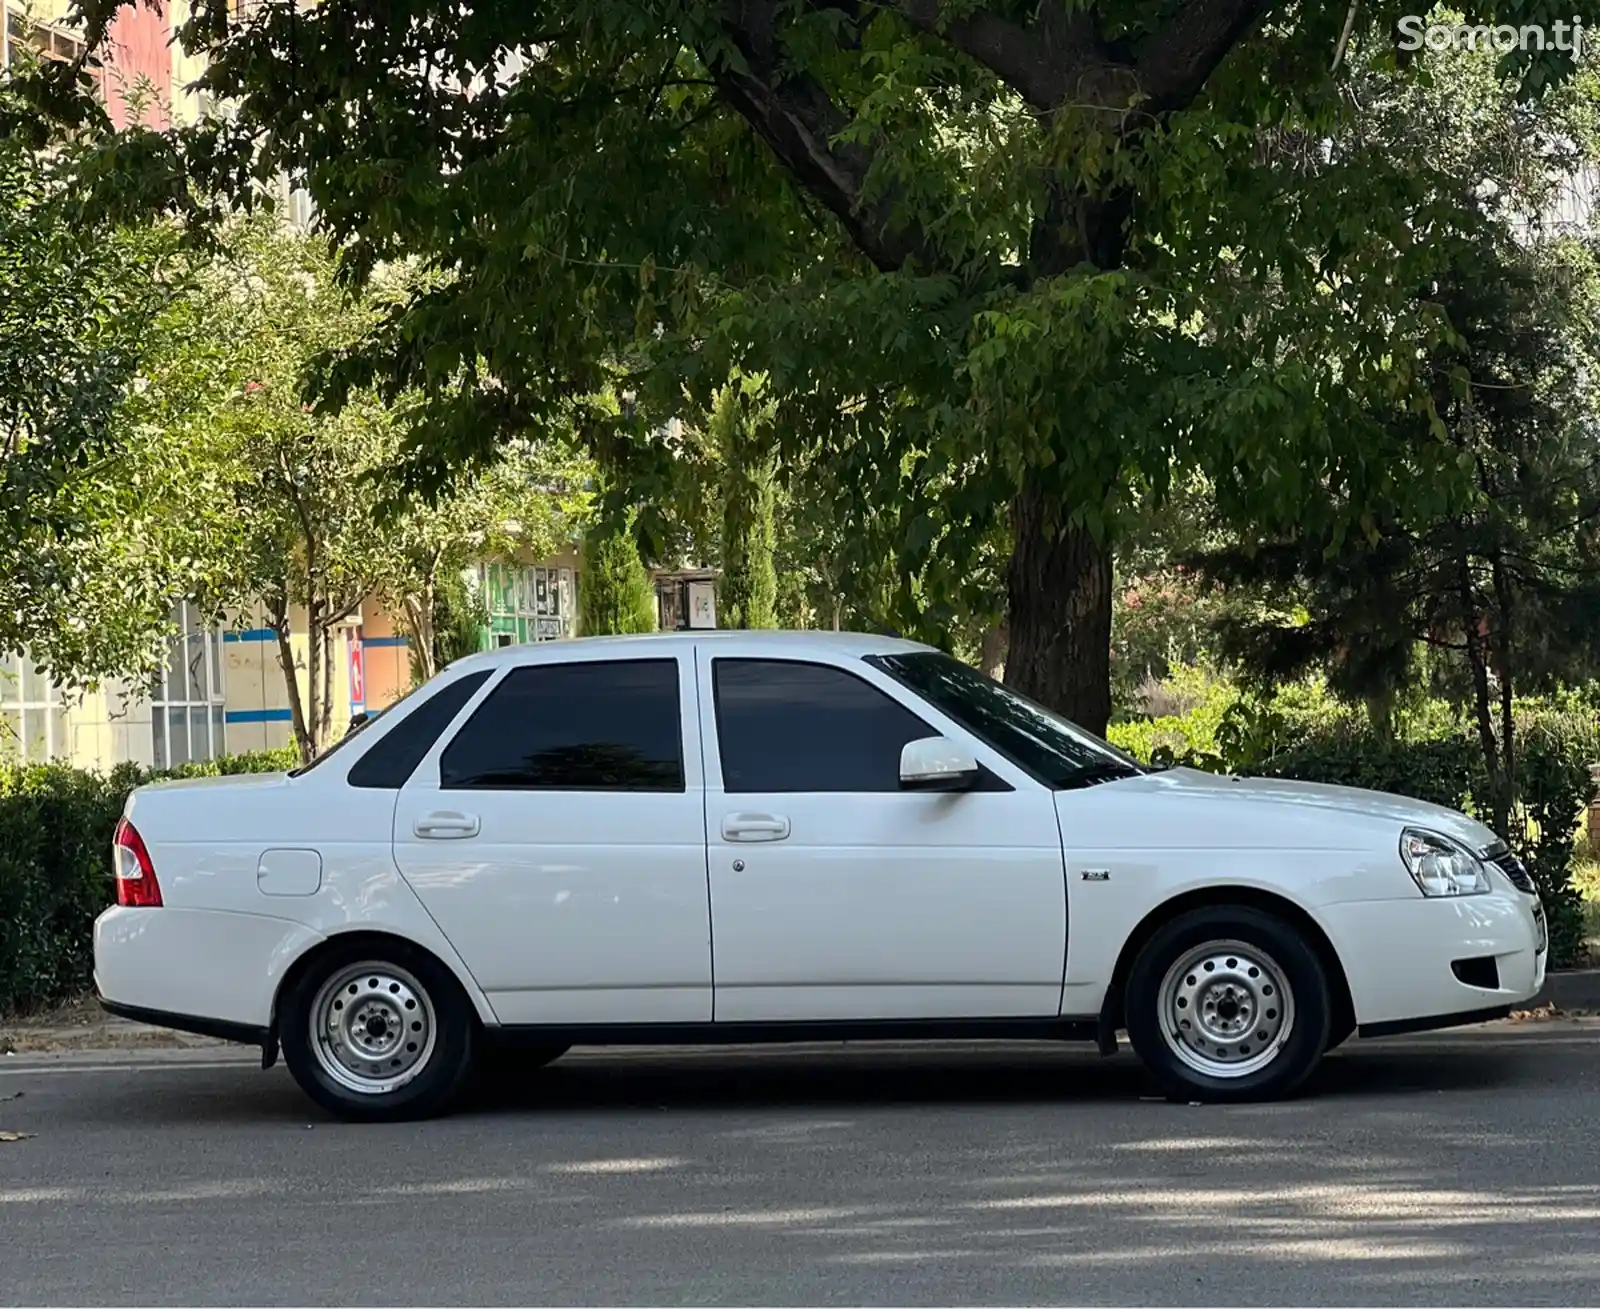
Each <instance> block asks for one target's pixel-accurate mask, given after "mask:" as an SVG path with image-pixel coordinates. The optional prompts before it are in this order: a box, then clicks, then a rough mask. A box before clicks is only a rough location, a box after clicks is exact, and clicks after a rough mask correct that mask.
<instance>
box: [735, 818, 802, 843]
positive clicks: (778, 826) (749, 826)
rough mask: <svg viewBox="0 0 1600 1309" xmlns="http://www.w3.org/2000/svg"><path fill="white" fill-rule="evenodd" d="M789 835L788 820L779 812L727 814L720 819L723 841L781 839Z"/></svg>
mask: <svg viewBox="0 0 1600 1309" xmlns="http://www.w3.org/2000/svg"><path fill="white" fill-rule="evenodd" d="M788 835H789V820H788V819H787V818H784V817H783V816H782V815H781V814H729V815H728V816H727V817H726V818H724V819H723V820H722V839H723V840H725V841H781V840H783V839H784V837H786V836H788Z"/></svg>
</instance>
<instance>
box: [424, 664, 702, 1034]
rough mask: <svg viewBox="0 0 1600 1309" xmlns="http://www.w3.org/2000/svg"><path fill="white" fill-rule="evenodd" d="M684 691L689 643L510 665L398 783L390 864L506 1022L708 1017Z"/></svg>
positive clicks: (696, 816) (696, 806)
mask: <svg viewBox="0 0 1600 1309" xmlns="http://www.w3.org/2000/svg"><path fill="white" fill-rule="evenodd" d="M562 653H563V654H565V653H566V652H562ZM694 697H695V688H694V662H693V653H692V648H691V647H689V646H687V645H685V646H684V647H682V650H681V651H669V652H667V653H665V654H662V655H653V656H652V657H650V658H609V659H579V658H572V657H566V658H557V659H554V660H551V661H549V662H537V663H535V662H529V663H526V664H521V665H516V666H513V667H510V668H508V669H506V670H505V672H504V673H503V674H501V675H500V676H499V677H498V678H497V680H495V681H494V682H493V683H492V684H491V686H490V687H489V689H488V692H487V694H486V695H485V696H484V697H483V698H482V700H481V702H480V703H479V704H478V705H477V707H476V709H475V710H474V711H473V712H472V713H471V714H470V715H469V716H468V717H467V719H466V721H465V722H464V723H463V724H462V726H461V727H460V728H459V729H458V730H457V731H456V732H455V733H454V734H453V735H452V736H449V737H448V738H447V739H445V740H443V741H441V742H440V743H439V744H437V745H436V746H435V747H434V748H433V750H432V751H431V752H430V754H429V755H428V757H427V758H426V759H425V760H424V761H423V763H422V765H421V766H420V767H419V768H418V769H417V770H416V772H415V773H414V774H413V775H412V778H411V780H410V781H409V782H407V784H406V785H405V787H404V789H403V790H402V791H401V793H400V800H399V804H398V806H397V807H396V810H395V824H394V851H395V859H396V861H397V862H398V863H399V866H400V871H401V872H402V873H403V874H404V875H405V878H406V880H407V881H408V882H409V883H410V884H411V886H412V887H413V888H414V889H415V891H416V893H417V895H418V897H419V898H420V899H421V900H422V902H423V904H424V905H425V906H426V907H427V909H428V912H429V913H430V914H432V915H433V917H434V919H435V920H436V921H437V922H438V924H439V927H440V930H442V931H443V932H444V934H445V935H446V936H447V937H448V938H449V939H450V942H451V944H452V945H453V946H454V947H455V948H456V950H457V951H458V952H459V953H460V955H461V956H462V958H463V960H464V961H465V962H466V964H467V967H468V968H469V969H470V970H471V971H472V974H473V976H474V978H475V979H476V980H477V982H478V985H479V986H480V987H482V989H483V991H484V993H485V995H486V997H487V998H488V1001H489V1003H490V1004H491V1005H492V1006H493V1008H494V1011H495V1014H496V1016H497V1017H498V1018H499V1019H500V1021H501V1022H502V1023H507V1024H517V1023H653V1022H707V1021H709V1020H710V1018H711V936H710V911H709V906H708V904H707V892H706V862H705V860H706V853H705V817H704V813H705V811H704V805H703V801H702V794H701V793H702V770H701V760H700V741H699V733H698V731H697V730H696V728H697V719H696V714H695V698H694ZM686 728H687V729H688V730H685V729H686Z"/></svg>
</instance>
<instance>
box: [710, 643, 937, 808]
mask: <svg viewBox="0 0 1600 1309" xmlns="http://www.w3.org/2000/svg"><path fill="white" fill-rule="evenodd" d="M712 669H713V682H714V694H715V699H716V711H717V738H718V742H719V745H720V748H721V758H722V782H723V789H724V790H725V791H731V792H741V791H743V792H763V793H766V792H774V793H776V792H800V791H898V790H899V789H900V752H901V751H902V750H903V749H904V748H905V745H906V743H907V742H908V741H920V740H923V739H925V738H926V737H930V736H938V735H939V733H938V732H937V731H936V730H935V729H934V728H932V727H929V726H928V724H927V723H925V722H923V721H922V719H920V718H918V717H917V716H916V714H914V713H912V712H911V711H910V710H909V709H907V708H906V707H905V706H904V705H902V704H901V703H899V701H897V700H895V699H894V698H893V697H892V696H888V695H885V694H884V693H883V692H882V691H880V690H879V689H878V688H877V687H875V686H873V685H872V684H871V683H870V682H867V681H865V680H864V679H862V678H860V677H857V676H856V675H855V674H854V673H850V672H846V671H845V670H844V669H842V668H834V667H831V666H830V665H827V664H808V663H799V662H796V661H793V660H783V659H718V660H716V661H715V662H714V663H713V664H712Z"/></svg>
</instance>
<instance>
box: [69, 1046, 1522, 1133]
mask: <svg viewBox="0 0 1600 1309" xmlns="http://www.w3.org/2000/svg"><path fill="white" fill-rule="evenodd" d="M1519 1044H1520V1043H1519ZM1542 1062H1543V1061H1542V1060H1541V1058H1540V1055H1539V1054H1538V1052H1537V1050H1536V1049H1535V1048H1533V1047H1531V1046H1530V1047H1529V1048H1526V1049H1523V1048H1510V1047H1508V1046H1507V1045H1506V1044H1504V1043H1500V1042H1494V1041H1487V1040H1486V1041H1483V1042H1482V1046H1481V1048H1475V1047H1474V1046H1471V1045H1460V1044H1458V1045H1455V1046H1452V1047H1449V1048H1442V1049H1433V1048H1429V1047H1428V1046H1427V1045H1425V1044H1402V1045H1395V1044H1390V1043H1381V1042H1379V1043H1369V1044H1367V1045H1365V1046H1363V1045H1362V1044H1360V1043H1354V1044H1352V1045H1350V1046H1348V1047H1346V1048H1345V1049H1342V1050H1340V1051H1337V1052H1335V1053H1334V1054H1332V1055H1330V1056H1329V1057H1328V1059H1327V1060H1326V1061H1325V1062H1324V1064H1323V1066H1322V1068H1321V1069H1320V1070H1319V1071H1318V1073H1317V1074H1316V1075H1315V1076H1314V1077H1313V1078H1312V1080H1311V1081H1310V1082H1309V1083H1308V1084H1307V1086H1306V1087H1305V1088H1304V1090H1303V1091H1302V1092H1301V1095H1300V1097H1299V1099H1300V1100H1301V1101H1305V1100H1327V1101H1339V1102H1351V1101H1363V1100H1371V1099H1374V1098H1378V1097H1384V1096H1406V1095H1423V1094H1430V1093H1436V1092H1450V1091H1458V1092H1481V1091H1484V1090H1489V1089H1496V1088H1503V1087H1506V1086H1509V1085H1513V1084H1516V1083H1518V1082H1527V1081H1529V1079H1532V1080H1533V1081H1538V1080H1539V1077H1538V1069H1539V1067H1540V1066H1541V1064H1542ZM1160 1098H1161V1097H1160V1095H1159V1093H1158V1091H1157V1090H1156V1088H1155V1087H1154V1086H1153V1085H1152V1084H1151V1083H1150V1081H1149V1080H1148V1078H1147V1077H1146V1076H1145V1074H1144V1071H1143V1069H1142V1068H1141V1066H1140V1065H1139V1063H1138V1061H1137V1060H1136V1059H1135V1058H1134V1057H1133V1055H1132V1054H1131V1053H1130V1052H1128V1051H1127V1050H1126V1049H1125V1050H1124V1052H1123V1053H1122V1054H1120V1055H1118V1056H1116V1057H1115V1058H1112V1059H1102V1058H1100V1057H1099V1056H1098V1055H1097V1054H1096V1053H1095V1052H1094V1051H1093V1050H1091V1049H1088V1048H1086V1047H1083V1046H1078V1045H1068V1046H1051V1045H1037V1046H1036V1045H1028V1046H1018V1045H1005V1044H996V1045H992V1046H983V1045H968V1046H959V1047H939V1048H931V1049H930V1048H919V1047H917V1046H914V1045H908V1046H903V1047H895V1046H872V1047H866V1048H857V1047H850V1046H843V1045H840V1046H830V1047H814V1046H813V1047H806V1048H770V1049H757V1050H752V1049H749V1048H745V1047H741V1048H733V1049H725V1050H699V1049H697V1050H693V1051H685V1050H673V1049H662V1050H634V1051H627V1052H612V1051H596V1050H593V1049H581V1048H580V1049H577V1050H574V1051H572V1052H571V1053H569V1054H568V1055H567V1056H566V1057H565V1058H563V1059H561V1060H559V1061H558V1062H556V1063H554V1064H551V1065H549V1066H548V1067H542V1068H541V1067H538V1066H536V1065H534V1064H532V1063H530V1061H527V1060H524V1059H522V1058H520V1057H519V1056H517V1055H516V1054H514V1053H512V1052H502V1053H500V1054H498V1055H497V1057H496V1058H494V1059H493V1060H492V1061H491V1062H490V1063H489V1065H488V1066H487V1067H485V1068H484V1069H483V1070H482V1071H481V1072H480V1074H479V1076H478V1077H477V1078H476V1079H475V1083H474V1085H473V1086H472V1088H471V1089H470V1091H469V1093H468V1094H467V1096H466V1097H465V1099H464V1102H463V1103H462V1104H461V1105H460V1111H461V1112H462V1113H466V1114H488V1115H491V1116H503V1115H514V1114H519V1113H537V1114H542V1115H552V1114H559V1115H564V1116H565V1115H595V1114H602V1115H603V1114H607V1113H611V1112H617V1113H630V1114H631V1113H635V1112H637V1111H638V1110H640V1109H648V1110H651V1111H660V1110H668V1111H674V1112H690V1113H692V1112H696V1111H701V1110H717V1111H722V1110H729V1109H748V1110H754V1109H804V1108H806V1107H808V1106H819V1107H820V1106H829V1107H834V1108H839V1107H849V1108H853V1109H858V1110H868V1111H870V1110H873V1109H897V1108H904V1107H908V1106H913V1107H914V1106H919V1105H922V1106H929V1107H937V1106H954V1105H963V1104H970V1105H1013V1106H1019V1107H1022V1106H1035V1107H1037V1106H1042V1105H1059V1106H1071V1105H1084V1106H1090V1105H1134V1106H1136V1105H1138V1104H1139V1103H1140V1102H1141V1101H1145V1100H1159V1099H1160ZM63 1111H64V1112H65V1113H67V1114H68V1115H70V1116H71V1117H72V1118H74V1119H78V1120H79V1121H93V1120H96V1119H99V1118H101V1117H103V1118H105V1119H107V1120H115V1121H118V1122H121V1123H124V1124H125V1123H128V1122H131V1121H139V1122H142V1123H149V1124H155V1123H160V1122H173V1121H183V1122H187V1123H193V1122H195V1121H196V1120H197V1119H206V1120H211V1121H215V1122H218V1123H242V1122H250V1121H255V1122H264V1121H284V1120H300V1121H324V1118H323V1115H321V1113H320V1112H319V1111H317V1110H315V1109H313V1108H312V1107H311V1106H310V1104H309V1102H308V1101H306V1100H305V1099H304V1097H303V1096H301V1094H300V1092H299V1090H298V1088H296V1087H295V1086H294V1084H293V1083H292V1082H291V1081H290V1079H289V1078H288V1076H287V1075H286V1073H285V1072H284V1070H283V1069H282V1068H281V1067H280V1068H278V1069H275V1070H274V1071H273V1072H271V1073H269V1074H265V1075H263V1074H261V1073H259V1072H257V1071H255V1070H254V1069H252V1068H250V1067H248V1066H245V1065H241V1066H239V1067H238V1068H237V1069H234V1068H229V1069H226V1070H217V1069H212V1070H209V1071H206V1072H204V1073H202V1072H200V1071H198V1070H194V1071H188V1070H185V1068H184V1067H183V1065H182V1064H173V1065H170V1066H167V1067H163V1068H160V1069H155V1068H147V1069H146V1070H144V1071H143V1072H141V1073H139V1074H138V1075H137V1076H133V1077H129V1078H126V1079H119V1080H117V1081H115V1082H100V1083H99V1084H98V1086H97V1089H96V1094H94V1095H90V1096H76V1097H73V1099H72V1100H71V1102H70V1106H67V1105H64V1106H63Z"/></svg>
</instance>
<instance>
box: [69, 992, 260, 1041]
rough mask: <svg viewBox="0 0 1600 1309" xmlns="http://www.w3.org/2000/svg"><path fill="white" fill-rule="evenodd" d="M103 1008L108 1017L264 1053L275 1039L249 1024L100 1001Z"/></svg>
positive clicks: (102, 999) (102, 998)
mask: <svg viewBox="0 0 1600 1309" xmlns="http://www.w3.org/2000/svg"><path fill="white" fill-rule="evenodd" d="M100 1007H101V1008H102V1009H104V1010H105V1011H106V1012H107V1013H108V1014H115V1015H116V1016H117V1017H118V1018H127V1019H129V1020H130V1021H132V1022H135V1023H148V1024H150V1026H152V1027H167V1028H171V1029H172V1030H173V1031H174V1032H193V1033H194V1034H195V1035H196V1036H212V1037H215V1038H216V1039H217V1040H219V1041H237V1042H239V1043H240V1044H241V1045H258V1046H261V1047H262V1048H263V1049H265V1048H266V1046H267V1043H268V1042H269V1041H270V1040H271V1039H272V1033H271V1031H270V1030H269V1029H268V1028H265V1027H252V1026H251V1025H250V1024H249V1023H229V1022H224V1021H223V1020H222V1019H219V1018H201V1017H199V1016H197V1015H195V1014H172V1013H166V1012H164V1011H163V1010H160V1009H141V1008H139V1006H138V1005H131V1004H120V1003H118V1002H117V1001H115V1000H107V999H106V998H105V996H101V997H100Z"/></svg>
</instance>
